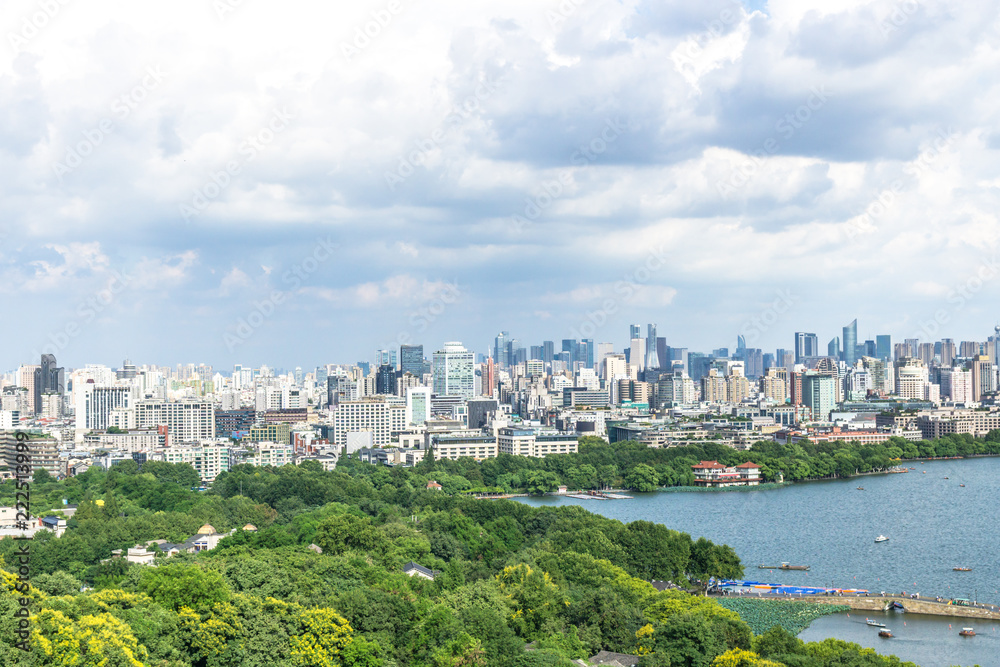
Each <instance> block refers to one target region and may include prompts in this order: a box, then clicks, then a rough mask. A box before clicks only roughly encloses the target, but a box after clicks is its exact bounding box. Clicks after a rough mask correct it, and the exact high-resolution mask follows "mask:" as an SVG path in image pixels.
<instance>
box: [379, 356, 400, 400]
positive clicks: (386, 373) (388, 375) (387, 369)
mask: <svg viewBox="0 0 1000 667" xmlns="http://www.w3.org/2000/svg"><path fill="white" fill-rule="evenodd" d="M375 393H376V394H380V395H382V396H395V395H396V369H395V368H393V367H392V366H390V365H389V364H382V365H381V366H379V367H378V371H377V373H376V375H375Z"/></svg>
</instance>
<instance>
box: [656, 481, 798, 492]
mask: <svg viewBox="0 0 1000 667" xmlns="http://www.w3.org/2000/svg"><path fill="white" fill-rule="evenodd" d="M791 485H792V483H791V482H784V483H782V484H778V483H777V482H770V483H768V484H758V485H757V486H723V487H719V488H710V487H707V486H666V487H664V488H662V489H660V491H665V492H666V493H698V492H701V493H722V492H724V491H767V490H769V489H780V488H782V487H785V486H791Z"/></svg>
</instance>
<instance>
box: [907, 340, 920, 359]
mask: <svg viewBox="0 0 1000 667" xmlns="http://www.w3.org/2000/svg"><path fill="white" fill-rule="evenodd" d="M903 344H904V345H906V356H908V357H916V356H917V354H918V350H917V346H918V345H920V339H919V338H904V339H903Z"/></svg>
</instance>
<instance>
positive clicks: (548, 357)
mask: <svg viewBox="0 0 1000 667" xmlns="http://www.w3.org/2000/svg"><path fill="white" fill-rule="evenodd" d="M555 356H556V344H555V343H554V342H553V341H551V340H545V341H542V361H544V362H545V363H547V364H551V363H552V360H553V359H555Z"/></svg>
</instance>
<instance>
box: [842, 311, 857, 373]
mask: <svg viewBox="0 0 1000 667" xmlns="http://www.w3.org/2000/svg"><path fill="white" fill-rule="evenodd" d="M842 358H843V360H844V361H845V362H847V366H848V367H849V368H850V367H852V366H854V362H855V361H857V360H858V321H857V320H854V321H853V322H851V323H850V324H848V325H847V326H846V327H844V356H843V357H842Z"/></svg>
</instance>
